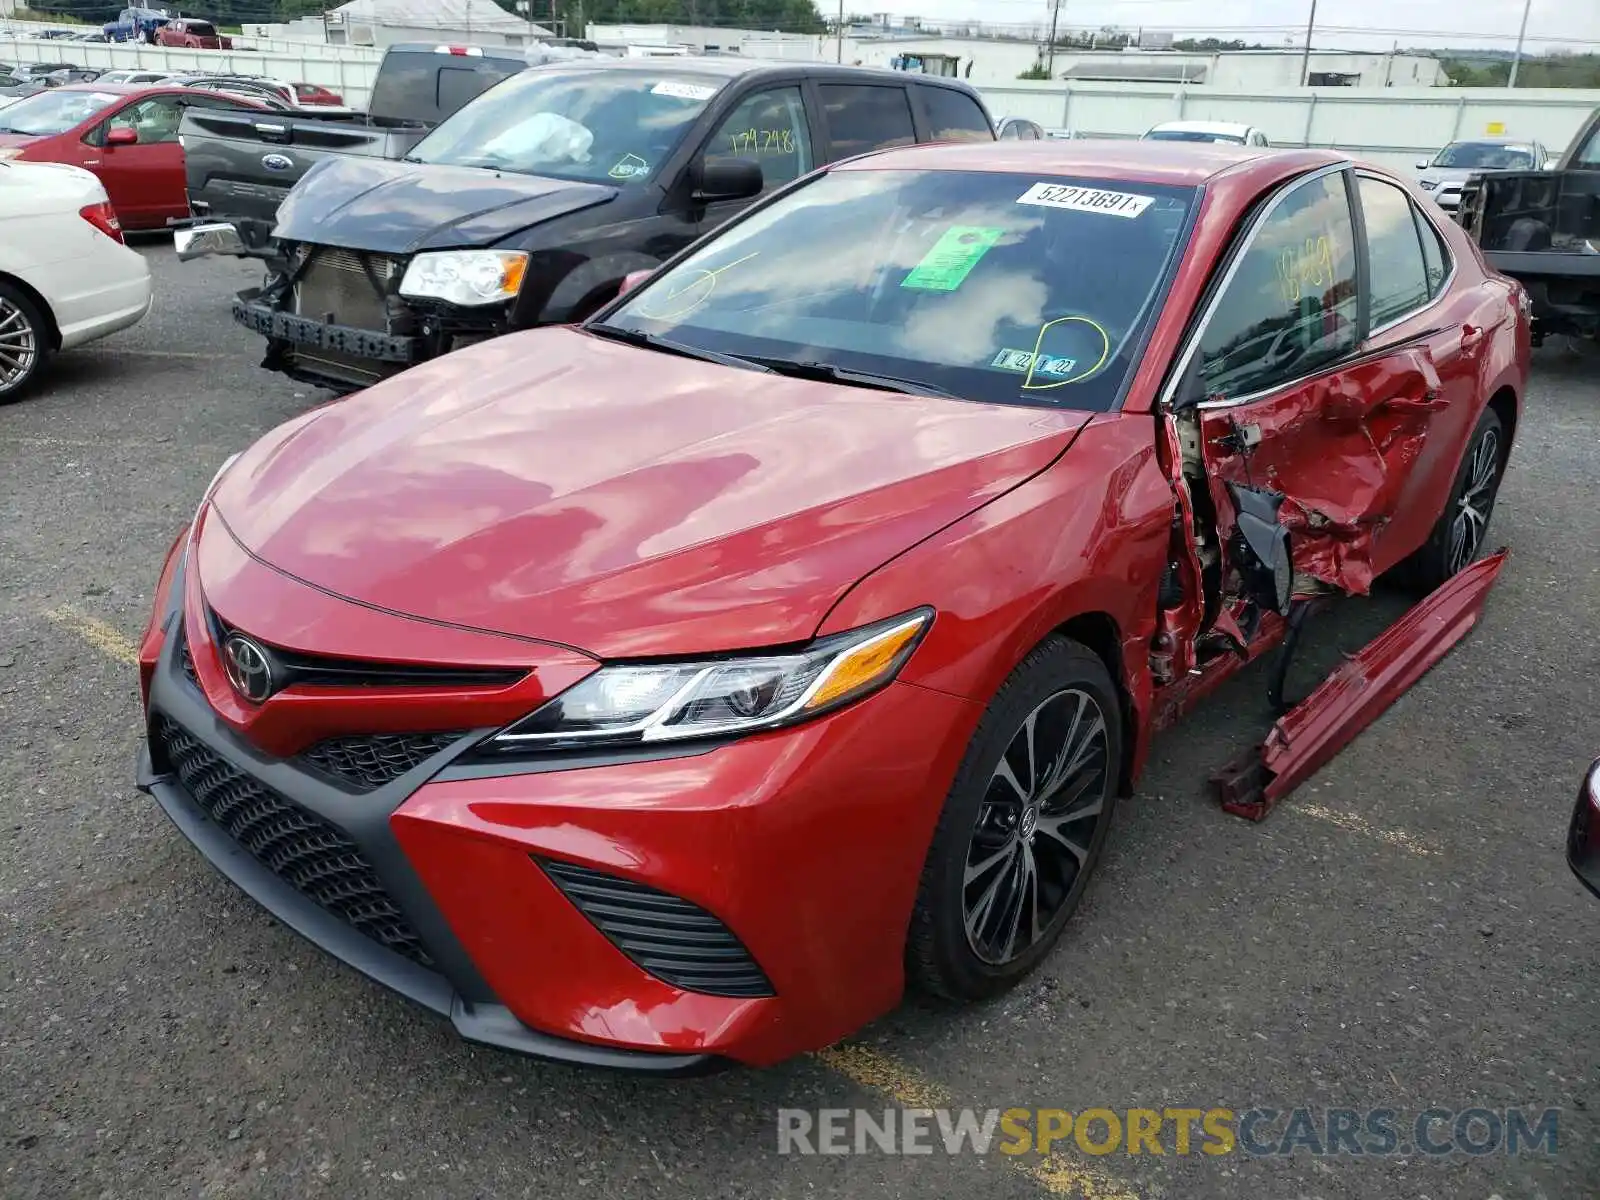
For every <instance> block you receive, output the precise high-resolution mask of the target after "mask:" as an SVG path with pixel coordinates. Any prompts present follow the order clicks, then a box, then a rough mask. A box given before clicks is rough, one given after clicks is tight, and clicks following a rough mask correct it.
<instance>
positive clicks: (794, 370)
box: [755, 358, 961, 400]
mask: <svg viewBox="0 0 1600 1200" xmlns="http://www.w3.org/2000/svg"><path fill="white" fill-rule="evenodd" d="M755 361H756V362H759V363H760V364H761V365H762V366H764V367H766V368H767V369H768V370H770V371H774V372H776V373H777V374H779V375H789V376H792V377H794V378H795V379H817V380H821V381H822V382H823V383H844V384H850V385H852V386H854V387H866V388H877V389H878V390H879V391H883V392H899V393H901V394H902V395H906V396H934V397H937V398H938V399H940V400H959V399H961V397H959V396H957V395H956V394H955V393H954V392H947V391H945V390H944V389H943V388H941V387H935V386H934V385H933V384H931V383H924V382H922V380H920V379H906V378H904V377H902V376H899V375H883V374H880V373H879V372H877V371H855V370H851V369H850V368H849V367H836V366H834V365H833V364H832V363H824V362H791V361H790V360H789V359H786V358H759V359H756V360H755Z"/></svg>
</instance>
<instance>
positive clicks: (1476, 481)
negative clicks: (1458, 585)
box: [1407, 408, 1507, 592]
mask: <svg viewBox="0 0 1600 1200" xmlns="http://www.w3.org/2000/svg"><path fill="white" fill-rule="evenodd" d="M1506 449H1507V447H1506V445H1505V429H1504V428H1503V427H1502V426H1501V424H1500V418H1499V417H1498V416H1497V415H1496V414H1495V411H1494V409H1492V408H1486V409H1484V410H1483V416H1481V417H1479V418H1478V425H1477V428H1475V429H1474V430H1473V431H1472V438H1471V439H1470V440H1469V441H1468V442H1467V452H1466V454H1465V455H1464V456H1463V457H1462V460H1461V467H1460V469H1459V470H1458V471H1457V472H1456V482H1455V486H1454V487H1452V488H1451V489H1450V498H1449V499H1448V500H1446V501H1445V506H1444V511H1443V512H1442V513H1440V514H1439V520H1438V521H1437V522H1436V523H1435V524H1434V527H1433V531H1432V532H1431V533H1430V534H1429V535H1428V540H1427V541H1426V542H1424V543H1423V544H1422V547H1421V548H1420V549H1419V550H1418V551H1417V552H1416V553H1415V554H1414V555H1412V556H1411V558H1410V559H1409V560H1408V561H1407V567H1408V568H1409V569H1408V571H1407V576H1408V578H1409V580H1410V582H1412V583H1413V584H1414V585H1415V586H1416V587H1417V588H1418V589H1419V590H1420V591H1423V592H1431V591H1433V589H1434V588H1436V587H1438V586H1439V585H1440V584H1442V583H1444V582H1445V580H1447V579H1449V578H1451V577H1452V576H1454V575H1457V574H1459V573H1460V572H1461V571H1462V570H1464V569H1465V568H1466V567H1467V566H1469V565H1471V563H1472V561H1473V560H1474V559H1476V558H1477V557H1478V555H1479V553H1480V552H1481V551H1482V550H1483V547H1484V544H1485V542H1486V540H1487V538H1488V532H1489V519H1490V518H1491V517H1492V516H1493V515H1494V502H1495V499H1496V497H1498V495H1499V494H1500V481H1501V478H1502V477H1503V476H1504V474H1505V461H1506Z"/></svg>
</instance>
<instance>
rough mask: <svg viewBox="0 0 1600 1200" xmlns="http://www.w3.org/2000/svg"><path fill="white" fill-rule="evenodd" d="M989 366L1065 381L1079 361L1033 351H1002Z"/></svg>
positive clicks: (1020, 373) (1019, 373)
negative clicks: (1048, 376)
mask: <svg viewBox="0 0 1600 1200" xmlns="http://www.w3.org/2000/svg"><path fill="white" fill-rule="evenodd" d="M989 365H990V366H991V367H993V368H995V369H996V370H999V371H1015V372H1016V373H1017V374H1018V375H1026V374H1028V373H1029V372H1030V371H1031V372H1032V373H1033V374H1035V375H1050V376H1053V377H1055V378H1057V379H1065V378H1066V377H1067V376H1069V375H1071V374H1072V372H1073V371H1074V369H1076V367H1077V365H1078V360H1077V359H1075V358H1065V357H1062V356H1060V355H1055V354H1035V353H1034V352H1033V351H1032V350H1002V351H1000V353H999V354H996V355H995V356H994V361H993V362H991V363H990V364H989Z"/></svg>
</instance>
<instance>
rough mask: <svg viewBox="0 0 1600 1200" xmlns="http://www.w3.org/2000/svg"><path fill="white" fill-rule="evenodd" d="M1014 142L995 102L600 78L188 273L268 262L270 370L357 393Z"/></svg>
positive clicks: (387, 165) (264, 298)
mask: <svg viewBox="0 0 1600 1200" xmlns="http://www.w3.org/2000/svg"><path fill="white" fill-rule="evenodd" d="M335 128H337V127H335ZM993 139H994V128H993V124H992V122H991V121H990V118H989V115H988V113H987V112H986V111H985V110H984V107H983V104H982V102H981V101H980V100H979V99H978V95H977V93H976V92H974V91H973V90H972V88H971V87H969V86H968V85H966V84H964V83H962V82H960V81H958V80H954V79H945V78H939V77H935V76H930V75H913V74H908V73H906V72H902V71H874V70H868V69H864V68H860V67H843V66H834V65H828V64H819V63H786V64H777V63H761V62H753V61H749V60H740V59H735V58H731V57H729V58H690V57H680V58H655V59H609V58H593V59H585V60H579V61H573V62H568V63H561V64H556V65H543V66H534V67H531V68H530V69H529V70H526V71H523V72H521V73H520V74H518V75H516V76H515V77H513V78H510V79H507V80H505V81H503V82H501V83H500V84H498V85H496V86H495V87H494V88H493V89H491V90H490V91H488V92H486V93H484V94H483V95H481V96H479V97H478V98H477V99H475V100H473V101H472V102H471V103H469V104H468V105H466V107H464V108H463V109H461V111H459V112H457V113H456V114H455V115H454V116H452V117H450V118H449V119H448V120H446V121H444V122H443V123H442V124H441V125H439V127H438V128H437V129H435V130H434V131H433V132H432V133H430V134H429V135H428V136H427V137H426V138H425V139H423V140H422V141H421V142H420V143H418V144H417V145H416V146H415V147H414V148H413V149H412V150H411V151H410V153H408V154H406V155H404V156H403V157H402V158H401V159H400V160H399V161H390V160H386V159H384V158H381V157H377V156H366V157H360V156H351V155H337V154H335V155H330V156H327V157H325V158H324V159H323V160H322V161H320V162H317V163H314V164H313V165H312V166H311V168H310V170H308V171H307V172H306V174H305V176H304V177H303V178H302V179H301V180H300V182H299V183H298V184H297V185H296V186H295V187H294V189H293V190H292V191H291V192H290V193H289V195H288V197H287V198H286V199H285V200H284V201H283V204H282V206H281V207H279V208H278V209H277V213H276V223H275V224H274V225H272V227H271V230H270V236H268V237H264V238H263V237H262V236H261V235H260V233H259V231H260V229H261V227H262V226H263V224H264V223H263V222H260V221H257V222H255V223H254V226H253V228H255V229H256V231H257V232H256V233H254V234H250V233H247V229H248V228H252V226H248V225H243V224H241V223H239V222H226V223H216V224H211V225H204V224H202V225H198V226H195V227H192V228H189V229H186V230H181V231H179V233H178V235H177V246H178V253H179V256H180V257H183V258H192V257H195V256H197V255H199V254H204V253H219V252H220V253H231V254H239V253H245V254H248V255H249V256H252V257H257V258H262V259H265V260H266V262H267V277H266V281H265V282H264V284H263V285H262V286H261V287H259V288H252V289H249V290H247V291H244V292H240V293H239V295H238V296H237V297H236V298H235V300H234V305H233V315H234V319H235V320H236V321H238V322H239V323H240V324H242V325H245V326H246V327H248V328H250V329H253V330H255V331H256V332H258V333H260V334H261V335H262V336H263V337H265V338H266V342H267V352H266V357H265V359H264V360H263V362H262V365H263V366H264V367H266V368H268V369H269V370H275V371H282V372H284V373H285V374H287V375H289V376H290V377H292V378H294V379H299V380H304V381H305V382H308V383H313V384H316V385H318V386H321V387H326V388H330V389H332V390H336V391H352V390H355V389H358V388H362V387H366V386H367V385H368V384H371V383H373V382H376V381H377V380H379V379H382V378H385V377H386V376H389V375H392V374H395V373H396V372H398V371H402V370H404V369H405V368H406V367H407V366H409V365H411V364H412V363H416V362H421V361H424V360H426V359H431V358H436V357H438V356H439V355H442V354H446V353H448V352H449V351H450V350H452V349H455V348H457V347H460V346H464V345H469V344H471V343H473V342H477V341H482V340H483V339H485V338H489V337H495V336H498V335H500V334H504V333H507V332H510V331H512V330H517V329H527V328H531V327H533V326H537V325H548V324H559V323H565V322H570V321H577V320H581V319H583V318H585V317H587V316H588V315H589V314H590V313H592V312H594V311H595V310H596V309H598V308H599V307H600V306H601V305H603V304H605V303H606V302H607V301H609V300H611V299H612V298H613V297H614V296H616V295H617V293H618V291H619V289H620V288H621V287H622V285H623V282H624V280H625V279H626V278H627V277H628V276H630V275H633V274H635V273H637V272H640V271H649V270H652V269H654V268H656V267H658V266H660V265H661V264H662V263H663V262H665V261H666V260H668V259H670V258H671V257H672V256H673V255H675V254H677V253H678V252H679V251H681V250H683V249H684V248H685V247H686V246H688V245H689V244H690V243H691V242H693V241H694V240H695V239H697V238H698V237H700V236H701V235H702V234H705V233H709V232H710V231H711V230H712V229H715V228H716V227H717V226H719V225H721V224H722V223H723V222H724V221H727V220H728V219H730V218H731V217H733V216H734V215H735V214H737V213H739V212H741V211H742V210H743V209H745V208H746V207H748V206H749V205H750V203H751V202H752V201H753V200H754V199H755V198H756V197H757V196H759V195H760V194H761V193H762V192H763V191H766V190H769V189H773V188H777V187H781V186H783V185H785V184H788V183H790V182H791V181H793V180H795V179H798V178H799V177H800V176H802V175H804V174H806V173H807V172H809V171H811V170H812V169H813V168H815V167H818V166H821V165H823V164H825V163H829V162H834V161H837V160H838V159H841V158H848V157H850V156H852V155H855V154H861V153H865V152H866V151H869V150H875V149H878V148H881V147H885V146H895V145H904V144H907V143H911V142H930V141H959V140H981V141H992V140H993ZM269 169H270V167H269ZM252 181H254V182H260V183H264V182H265V181H264V180H263V179H261V178H260V176H259V175H257V176H253V177H252Z"/></svg>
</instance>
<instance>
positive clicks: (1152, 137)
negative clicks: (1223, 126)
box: [1144, 129, 1244, 146]
mask: <svg viewBox="0 0 1600 1200" xmlns="http://www.w3.org/2000/svg"><path fill="white" fill-rule="evenodd" d="M1144 140H1145V141H1147V142H1227V143H1230V144H1232V145H1235V146H1242V145H1244V134H1242V133H1207V132H1206V131H1205V130H1203V129H1152V130H1151V131H1150V132H1149V133H1147V134H1145V135H1144Z"/></svg>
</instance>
